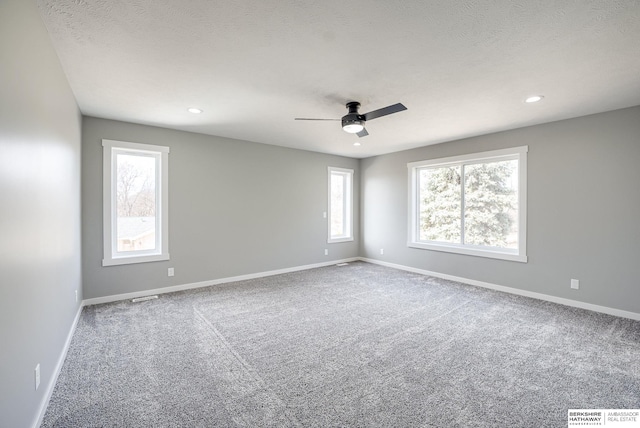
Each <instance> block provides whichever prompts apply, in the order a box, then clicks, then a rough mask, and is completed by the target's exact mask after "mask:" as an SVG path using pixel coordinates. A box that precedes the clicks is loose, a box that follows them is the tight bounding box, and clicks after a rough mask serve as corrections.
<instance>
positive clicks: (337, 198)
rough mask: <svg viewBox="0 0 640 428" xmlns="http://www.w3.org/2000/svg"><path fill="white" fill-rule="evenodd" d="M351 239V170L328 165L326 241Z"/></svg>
mask: <svg viewBox="0 0 640 428" xmlns="http://www.w3.org/2000/svg"><path fill="white" fill-rule="evenodd" d="M344 241H353V170H352V169H343V168H333V167H329V239H328V242H329V243H331V242H344Z"/></svg>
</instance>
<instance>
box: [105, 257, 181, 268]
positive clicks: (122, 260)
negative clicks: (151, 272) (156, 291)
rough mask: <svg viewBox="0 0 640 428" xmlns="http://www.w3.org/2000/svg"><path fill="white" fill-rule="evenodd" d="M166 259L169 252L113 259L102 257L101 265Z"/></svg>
mask: <svg viewBox="0 0 640 428" xmlns="http://www.w3.org/2000/svg"><path fill="white" fill-rule="evenodd" d="M166 260H169V254H155V255H151V256H149V255H147V256H128V257H117V258H113V259H102V266H118V265H131V264H136V263H149V262H161V261H166Z"/></svg>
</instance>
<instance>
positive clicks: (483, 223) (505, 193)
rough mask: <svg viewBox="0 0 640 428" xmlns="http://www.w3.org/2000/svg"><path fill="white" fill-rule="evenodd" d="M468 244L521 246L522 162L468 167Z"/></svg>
mask: <svg viewBox="0 0 640 428" xmlns="http://www.w3.org/2000/svg"><path fill="white" fill-rule="evenodd" d="M464 192H465V194H464V203H465V215H464V240H465V244H470V245H484V246H489V247H501V248H513V249H517V248H518V161H517V160H509V161H499V162H489V163H480V164H475V165H466V166H465V167H464Z"/></svg>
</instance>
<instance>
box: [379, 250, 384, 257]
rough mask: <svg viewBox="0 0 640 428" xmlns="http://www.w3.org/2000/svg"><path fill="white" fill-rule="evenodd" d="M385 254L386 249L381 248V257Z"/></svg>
mask: <svg viewBox="0 0 640 428" xmlns="http://www.w3.org/2000/svg"><path fill="white" fill-rule="evenodd" d="M383 254H384V248H380V255H381V256H382V255H383Z"/></svg>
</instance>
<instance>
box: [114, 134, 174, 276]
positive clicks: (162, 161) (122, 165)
mask: <svg viewBox="0 0 640 428" xmlns="http://www.w3.org/2000/svg"><path fill="white" fill-rule="evenodd" d="M102 146H103V198H104V215H103V221H104V225H103V228H104V229H103V233H104V259H103V260H102V265H103V266H112V265H120V264H129V263H142V262H153V261H159V260H169V242H168V235H169V233H168V232H169V228H168V218H167V211H168V175H167V172H168V162H169V148H168V147H162V146H152V145H147V144H136V143H126V142H122V141H111V140H102Z"/></svg>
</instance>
